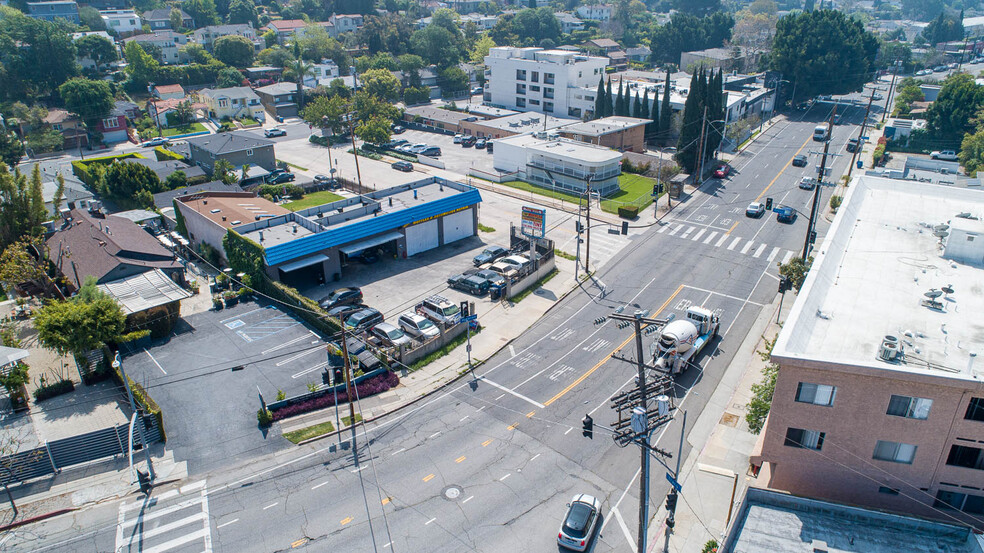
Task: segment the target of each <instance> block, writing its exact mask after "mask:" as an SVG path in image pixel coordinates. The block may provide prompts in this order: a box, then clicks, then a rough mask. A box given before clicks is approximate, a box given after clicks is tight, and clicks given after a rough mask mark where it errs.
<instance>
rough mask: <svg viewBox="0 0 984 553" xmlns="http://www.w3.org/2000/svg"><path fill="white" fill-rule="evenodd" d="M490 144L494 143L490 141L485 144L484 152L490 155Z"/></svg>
mask: <svg viewBox="0 0 984 553" xmlns="http://www.w3.org/2000/svg"><path fill="white" fill-rule="evenodd" d="M492 144H494V142H492V141H491V140H489V141H488V142H486V143H485V151H486V152H488V153H490V154H491V153H492Z"/></svg>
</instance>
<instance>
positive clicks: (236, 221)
mask: <svg viewBox="0 0 984 553" xmlns="http://www.w3.org/2000/svg"><path fill="white" fill-rule="evenodd" d="M242 223H243V222H242V221H240V220H238V219H237V220H235V221H233V222H232V224H234V225H241V224H242Z"/></svg>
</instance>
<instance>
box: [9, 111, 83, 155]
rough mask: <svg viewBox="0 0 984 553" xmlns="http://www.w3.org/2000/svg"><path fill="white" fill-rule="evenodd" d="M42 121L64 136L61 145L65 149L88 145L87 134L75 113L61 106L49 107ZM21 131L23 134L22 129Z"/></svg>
mask: <svg viewBox="0 0 984 553" xmlns="http://www.w3.org/2000/svg"><path fill="white" fill-rule="evenodd" d="M44 122H45V123H46V124H48V125H51V128H52V129H54V130H56V131H58V132H60V133H61V135H62V136H63V137H64V138H65V142H64V144H63V145H62V147H63V148H65V149H66V150H67V149H70V148H78V147H80V146H88V145H89V135H88V133H87V132H86V130H85V127H83V126H82V120H81V119H79V118H78V117H76V116H75V114H73V113H69V112H68V111H67V110H64V109H61V108H51V109H49V110H48V115H46V116H45V117H44ZM21 131H22V134H24V133H23V131H24V129H21Z"/></svg>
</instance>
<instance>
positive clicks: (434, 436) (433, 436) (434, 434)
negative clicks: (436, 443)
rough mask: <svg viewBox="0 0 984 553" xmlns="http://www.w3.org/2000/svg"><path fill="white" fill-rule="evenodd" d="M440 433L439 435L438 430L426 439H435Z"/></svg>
mask: <svg viewBox="0 0 984 553" xmlns="http://www.w3.org/2000/svg"><path fill="white" fill-rule="evenodd" d="M440 433H441V431H440V430H438V431H437V432H435V433H433V434H431V435H430V436H428V437H427V439H431V438H436V437H437V436H438V435H440Z"/></svg>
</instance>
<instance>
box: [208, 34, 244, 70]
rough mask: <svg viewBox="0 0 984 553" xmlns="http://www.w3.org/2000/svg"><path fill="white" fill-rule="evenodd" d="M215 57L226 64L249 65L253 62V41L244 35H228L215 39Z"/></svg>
mask: <svg viewBox="0 0 984 553" xmlns="http://www.w3.org/2000/svg"><path fill="white" fill-rule="evenodd" d="M212 49H213V50H214V52H215V57H216V59H218V60H219V61H221V62H222V63H224V64H226V65H232V66H234V67H249V66H250V65H252V64H253V52H254V50H253V43H252V42H251V41H250V40H249V39H248V38H246V37H244V36H239V35H226V36H220V37H219V38H217V39H215V45H214V46H213V48H212Z"/></svg>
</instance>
